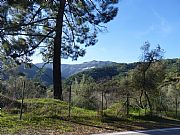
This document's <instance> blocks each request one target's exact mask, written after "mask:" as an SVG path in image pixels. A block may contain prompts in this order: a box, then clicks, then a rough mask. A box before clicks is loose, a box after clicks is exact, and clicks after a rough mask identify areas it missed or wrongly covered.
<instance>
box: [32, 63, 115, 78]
mask: <svg viewBox="0 0 180 135" xmlns="http://www.w3.org/2000/svg"><path fill="white" fill-rule="evenodd" d="M112 64H117V63H115V62H111V61H96V60H93V61H90V62H84V63H82V64H62V65H61V70H62V77H63V78H68V77H70V76H71V75H74V74H76V73H79V72H82V71H85V70H88V69H93V68H101V67H104V66H109V65H112ZM35 65H36V66H37V67H39V68H41V67H42V66H43V65H44V64H43V63H37V64H35ZM45 68H50V69H52V64H46V65H45Z"/></svg>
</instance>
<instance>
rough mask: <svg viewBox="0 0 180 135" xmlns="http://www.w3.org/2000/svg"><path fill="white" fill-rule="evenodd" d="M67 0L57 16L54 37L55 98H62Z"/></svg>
mask: <svg viewBox="0 0 180 135" xmlns="http://www.w3.org/2000/svg"><path fill="white" fill-rule="evenodd" d="M65 3H66V0H61V1H60V5H59V10H58V14H57V18H56V36H55V39H54V56H53V83H54V98H55V99H60V100H62V82H61V42H62V40H61V39H62V28H63V15H64V8H65Z"/></svg>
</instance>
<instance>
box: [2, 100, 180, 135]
mask: <svg viewBox="0 0 180 135" xmlns="http://www.w3.org/2000/svg"><path fill="white" fill-rule="evenodd" d="M25 105H26V106H25V107H24V113H23V117H22V120H19V109H18V108H3V109H2V110H1V112H0V134H2V135H4V134H13V135H15V134H17V135H19V134H23V135H24V134H28V135H60V134H61V135H89V134H93V133H103V132H115V131H128V130H145V129H155V128H166V127H178V126H180V121H179V120H175V119H172V118H161V117H155V116H154V117H152V116H140V117H139V116H135V115H131V116H129V117H125V116H124V117H122V116H121V117H117V116H115V115H112V114H110V113H108V111H105V115H104V116H103V117H101V116H100V115H98V113H97V111H92V110H86V109H82V108H78V107H72V108H71V117H69V116H68V104H67V103H65V102H61V101H58V100H54V99H28V100H25Z"/></svg>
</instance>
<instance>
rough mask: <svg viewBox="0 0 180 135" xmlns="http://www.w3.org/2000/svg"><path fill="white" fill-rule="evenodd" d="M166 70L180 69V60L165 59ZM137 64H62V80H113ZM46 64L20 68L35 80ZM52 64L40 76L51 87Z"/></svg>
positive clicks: (103, 62) (104, 62)
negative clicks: (86, 78)
mask: <svg viewBox="0 0 180 135" xmlns="http://www.w3.org/2000/svg"><path fill="white" fill-rule="evenodd" d="M163 62H165V68H166V69H167V70H168V69H171V68H173V67H180V59H179V58H175V59H165V60H163ZM137 64H138V63H137V62H134V63H116V62H111V61H95V60H94V61H90V62H84V63H82V64H62V65H61V66H62V79H67V78H69V77H70V78H71V79H73V78H74V77H78V78H81V77H82V75H83V74H86V75H87V76H91V77H92V78H94V79H95V80H98V79H104V78H112V77H113V76H116V75H123V74H126V73H127V72H129V71H130V70H132V69H134V68H136V66H137ZM43 65H44V64H43V63H38V64H35V65H34V66H32V68H30V69H24V68H23V66H20V67H19V71H20V72H23V73H25V74H26V75H27V77H28V78H34V77H36V76H37V74H38V71H39V68H41V67H42V66H43ZM52 72H53V71H52V64H46V65H45V67H44V69H43V72H42V74H41V75H40V76H39V78H40V79H41V81H42V82H43V83H44V84H46V85H50V84H52V83H53V73H52Z"/></svg>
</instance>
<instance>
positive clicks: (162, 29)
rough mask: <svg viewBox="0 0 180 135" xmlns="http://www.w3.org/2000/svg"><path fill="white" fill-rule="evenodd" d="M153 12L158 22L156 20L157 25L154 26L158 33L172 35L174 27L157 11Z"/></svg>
mask: <svg viewBox="0 0 180 135" xmlns="http://www.w3.org/2000/svg"><path fill="white" fill-rule="evenodd" d="M152 12H153V14H154V16H155V18H156V19H157V20H155V22H157V23H156V24H154V27H155V30H156V32H158V33H160V34H163V35H168V34H170V33H171V32H172V31H173V27H172V26H171V25H170V24H169V22H168V21H167V19H166V18H165V17H163V16H162V15H160V14H159V13H158V12H157V11H155V10H152Z"/></svg>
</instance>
